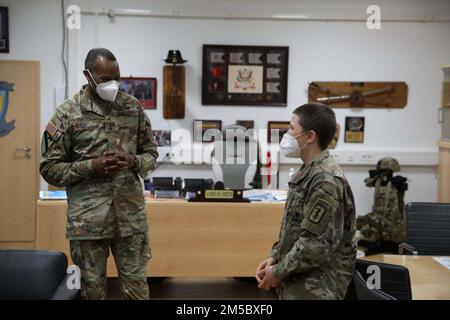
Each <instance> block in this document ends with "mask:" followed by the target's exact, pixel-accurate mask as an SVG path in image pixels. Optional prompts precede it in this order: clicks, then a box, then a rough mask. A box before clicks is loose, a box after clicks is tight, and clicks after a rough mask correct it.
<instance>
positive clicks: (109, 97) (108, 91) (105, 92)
mask: <svg viewBox="0 0 450 320" xmlns="http://www.w3.org/2000/svg"><path fill="white" fill-rule="evenodd" d="M87 72H89V75H90V76H91V79H92V81H94V83H95V85H96V86H97V88H96V89H95V91H96V92H97V94H98V95H99V97H100V98H102V99H103V100H106V101H111V102H113V101H114V100H116V96H117V92H118V91H119V84H120V83H119V81H116V80H111V81H108V82H104V83H100V84H97V82H95V80H94V77H93V76H92V74H91V72H90V71H89V70H87Z"/></svg>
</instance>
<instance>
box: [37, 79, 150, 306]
mask: <svg viewBox="0 0 450 320" xmlns="http://www.w3.org/2000/svg"><path fill="white" fill-rule="evenodd" d="M117 139H120V143H121V146H122V148H123V149H124V150H126V151H127V152H128V153H130V154H134V155H136V158H137V164H136V166H135V168H133V169H130V170H122V171H119V172H117V173H115V174H114V175H113V176H107V175H101V174H98V173H96V172H94V170H93V168H92V160H93V159H95V158H97V157H99V156H101V155H102V154H103V153H104V152H105V151H116V141H117ZM156 148H157V146H156V143H155V141H154V138H153V135H152V131H151V124H150V120H149V118H148V117H147V116H146V114H145V113H144V110H143V109H142V107H141V105H140V103H139V102H138V100H137V99H135V98H134V97H132V96H131V95H129V94H127V93H124V92H120V91H119V92H118V94H117V97H116V100H115V101H114V102H107V101H104V100H101V99H98V98H93V97H90V96H89V95H88V94H87V92H86V86H84V87H83V88H82V89H81V90H80V91H79V92H78V93H77V94H75V95H74V96H73V97H72V98H71V99H69V100H67V101H66V102H64V103H63V104H62V105H61V106H59V107H58V109H57V110H56V113H55V115H54V116H53V118H52V119H51V120H50V122H49V123H48V125H47V127H46V131H45V133H44V137H43V140H42V153H43V154H42V159H41V165H40V172H41V174H42V177H43V178H44V179H45V180H46V181H47V182H48V183H50V184H52V185H55V186H60V187H65V188H66V190H67V202H68V209H67V229H66V236H67V238H68V239H69V240H70V242H71V243H70V247H71V255H72V260H73V261H74V263H76V264H77V265H78V266H79V267H80V269H81V271H82V297H83V298H86V299H102V298H104V296H105V292H104V291H105V283H104V282H105V274H106V272H105V269H106V258H107V256H108V254H109V249H110V248H111V251H112V253H113V255H114V258H115V261H116V265H117V269H118V272H119V280H120V283H121V287H122V291H121V292H122V296H123V297H124V298H141V299H145V298H148V295H149V294H148V286H147V284H146V277H145V270H146V265H147V262H148V259H149V258H150V256H151V254H150V248H149V246H148V238H147V231H148V225H147V215H146V209H145V201H144V197H143V191H142V186H141V183H140V181H139V178H138V175H139V176H141V177H145V176H146V175H147V173H148V172H149V171H150V170H151V169H152V168H153V167H154V164H155V160H156V158H157V156H158V152H157V150H156Z"/></svg>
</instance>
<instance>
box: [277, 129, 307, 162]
mask: <svg viewBox="0 0 450 320" xmlns="http://www.w3.org/2000/svg"><path fill="white" fill-rule="evenodd" d="M305 133H308V132H302V133H300V134H298V135H296V136H295V137H293V136H291V135H290V134H287V133H285V134H284V135H283V138H282V139H281V142H280V151H281V153H282V154H283V156H285V157H288V158H298V157H300V152H301V151H302V150H303V149H305V147H306V146H307V145H308V143H306V144H305V145H304V146H302V147H300V146H299V145H298V142H297V140H296V138H297V137H300V136H301V135H304V134H305Z"/></svg>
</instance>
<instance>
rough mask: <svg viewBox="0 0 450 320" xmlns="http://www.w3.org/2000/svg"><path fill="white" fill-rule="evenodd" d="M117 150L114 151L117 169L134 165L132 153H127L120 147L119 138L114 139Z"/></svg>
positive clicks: (124, 168) (129, 167)
mask: <svg viewBox="0 0 450 320" xmlns="http://www.w3.org/2000/svg"><path fill="white" fill-rule="evenodd" d="M116 148H117V151H116V152H115V156H116V157H117V159H118V161H117V165H118V166H119V170H126V169H131V168H133V167H134V160H135V159H134V158H135V156H134V155H131V154H129V153H128V152H127V151H126V150H124V149H123V148H122V145H121V144H120V140H119V139H117V141H116Z"/></svg>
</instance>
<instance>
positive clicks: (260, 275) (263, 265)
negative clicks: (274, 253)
mask: <svg viewBox="0 0 450 320" xmlns="http://www.w3.org/2000/svg"><path fill="white" fill-rule="evenodd" d="M275 263H276V260H275V259H274V258H272V257H268V258H267V259H266V260H264V261H263V262H261V263H260V264H259V265H258V268H256V276H255V278H256V280H258V282H261V281H262V279H263V278H264V269H265V268H266V267H267V266H272V265H274V264H275Z"/></svg>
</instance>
